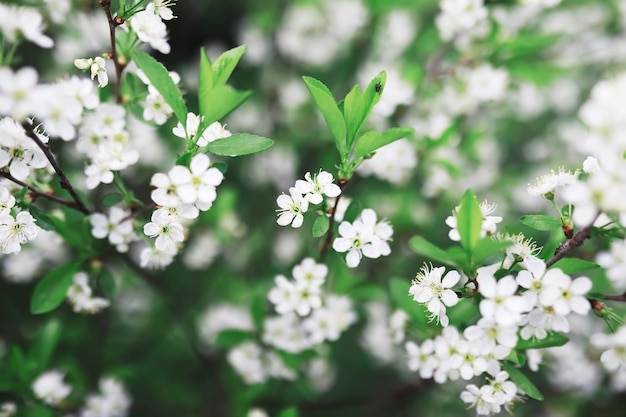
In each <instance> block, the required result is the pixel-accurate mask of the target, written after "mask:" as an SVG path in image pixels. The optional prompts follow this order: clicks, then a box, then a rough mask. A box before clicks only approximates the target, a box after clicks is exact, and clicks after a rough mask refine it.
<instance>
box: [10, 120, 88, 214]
mask: <svg viewBox="0 0 626 417" xmlns="http://www.w3.org/2000/svg"><path fill="white" fill-rule="evenodd" d="M22 127H23V128H24V130H25V131H26V135H28V137H29V138H31V139H32V140H33V141H34V142H35V143H36V144H37V146H39V148H40V149H41V150H42V151H43V153H44V155H46V158H48V161H50V164H51V165H52V168H54V171H55V172H56V173H57V175H58V176H59V183H60V184H61V188H63V189H64V190H66V191H67V192H68V193H70V195H71V196H72V199H73V200H74V202H75V203H76V205H75V207H72V208H74V209H76V210H78V211H80V212H82V213H84V214H91V210H89V209H88V208H87V206H86V205H85V203H83V201H82V200H81V198H80V197H79V195H78V194H77V193H76V190H74V187H72V183H71V182H70V180H69V179H68V178H67V176H66V175H65V173H64V172H63V169H61V166H60V165H59V163H58V162H57V160H56V158H55V157H54V154H53V153H52V152H51V151H50V147H49V146H48V145H47V144H45V143H43V142H42V141H41V139H39V136H37V134H36V133H35V130H34V127H33V125H32V124H31V123H30V122H23V123H22Z"/></svg>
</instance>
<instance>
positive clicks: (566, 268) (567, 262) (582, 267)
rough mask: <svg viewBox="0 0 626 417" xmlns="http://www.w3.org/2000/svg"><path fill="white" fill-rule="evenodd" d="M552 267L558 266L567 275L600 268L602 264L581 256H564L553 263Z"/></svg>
mask: <svg viewBox="0 0 626 417" xmlns="http://www.w3.org/2000/svg"><path fill="white" fill-rule="evenodd" d="M552 268H558V269H560V270H562V271H563V272H564V273H566V274H567V275H572V274H576V273H578V272H583V271H589V270H593V269H598V268H600V265H598V264H597V263H595V262H589V261H585V260H584V259H579V258H562V259H559V260H558V261H557V262H556V263H555V264H554V265H552Z"/></svg>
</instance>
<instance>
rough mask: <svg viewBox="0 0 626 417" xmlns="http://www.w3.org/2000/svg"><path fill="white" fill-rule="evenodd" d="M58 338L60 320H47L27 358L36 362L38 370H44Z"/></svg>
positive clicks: (59, 336) (59, 334) (59, 335)
mask: <svg viewBox="0 0 626 417" xmlns="http://www.w3.org/2000/svg"><path fill="white" fill-rule="evenodd" d="M60 338H61V322H60V321H59V320H50V321H48V322H47V323H46V324H45V325H44V326H43V328H42V329H41V330H40V331H39V333H38V334H37V337H36V339H35V341H34V343H33V348H32V350H31V351H30V354H29V359H30V360H32V361H34V362H35V363H36V364H37V366H38V368H39V371H43V370H45V369H46V367H47V366H48V362H49V361H50V357H51V356H52V353H53V352H54V349H55V348H56V346H57V344H58V342H59V339H60Z"/></svg>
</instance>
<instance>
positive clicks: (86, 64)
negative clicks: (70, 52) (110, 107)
mask: <svg viewBox="0 0 626 417" xmlns="http://www.w3.org/2000/svg"><path fill="white" fill-rule="evenodd" d="M105 65H106V61H105V60H104V58H102V57H101V56H97V57H95V58H86V59H84V58H83V59H75V60H74V66H75V67H76V68H78V69H81V70H87V69H88V70H89V71H90V72H91V79H92V80H93V79H94V78H96V77H98V87H100V88H102V87H106V86H107V85H108V84H109V76H108V75H107V71H106V67H105Z"/></svg>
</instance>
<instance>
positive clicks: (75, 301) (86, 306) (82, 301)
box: [67, 272, 110, 314]
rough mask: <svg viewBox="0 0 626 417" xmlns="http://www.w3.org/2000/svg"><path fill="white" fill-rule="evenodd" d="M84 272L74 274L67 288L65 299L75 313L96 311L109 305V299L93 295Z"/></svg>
mask: <svg viewBox="0 0 626 417" xmlns="http://www.w3.org/2000/svg"><path fill="white" fill-rule="evenodd" d="M88 279H89V278H88V276H87V274H86V273H85V272H78V273H77V274H76V275H74V280H73V282H72V285H71V286H70V287H69V288H68V290H67V299H68V300H69V302H70V303H71V304H72V309H73V310H74V312H76V313H83V312H85V313H92V314H93V313H97V312H99V311H101V310H103V309H105V308H107V307H108V306H109V305H110V302H109V300H107V299H105V298H100V297H93V296H92V290H91V287H90V286H89V284H88Z"/></svg>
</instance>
